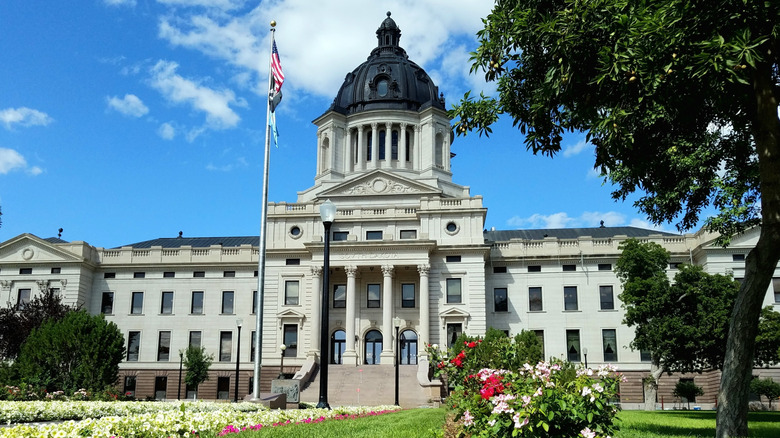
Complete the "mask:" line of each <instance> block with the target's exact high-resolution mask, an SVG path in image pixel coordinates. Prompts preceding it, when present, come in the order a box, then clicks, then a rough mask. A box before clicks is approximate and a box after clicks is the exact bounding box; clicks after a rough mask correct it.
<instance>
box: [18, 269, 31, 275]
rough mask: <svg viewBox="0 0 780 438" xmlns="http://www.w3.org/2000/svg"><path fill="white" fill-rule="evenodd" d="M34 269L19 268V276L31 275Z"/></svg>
mask: <svg viewBox="0 0 780 438" xmlns="http://www.w3.org/2000/svg"><path fill="white" fill-rule="evenodd" d="M31 274H32V268H19V275H31Z"/></svg>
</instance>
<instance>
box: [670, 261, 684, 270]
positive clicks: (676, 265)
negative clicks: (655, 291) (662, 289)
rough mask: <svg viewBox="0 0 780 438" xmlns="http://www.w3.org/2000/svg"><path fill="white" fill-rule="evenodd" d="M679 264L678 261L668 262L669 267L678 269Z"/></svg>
mask: <svg viewBox="0 0 780 438" xmlns="http://www.w3.org/2000/svg"><path fill="white" fill-rule="evenodd" d="M681 264H682V263H680V262H674V263H669V269H678V268H679V267H680V265H681Z"/></svg>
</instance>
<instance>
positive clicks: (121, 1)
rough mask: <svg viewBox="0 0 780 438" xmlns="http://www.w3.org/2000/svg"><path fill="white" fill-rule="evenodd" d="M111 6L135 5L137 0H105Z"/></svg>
mask: <svg viewBox="0 0 780 438" xmlns="http://www.w3.org/2000/svg"><path fill="white" fill-rule="evenodd" d="M103 3H105V4H107V5H109V6H131V7H132V6H135V4H136V0H103Z"/></svg>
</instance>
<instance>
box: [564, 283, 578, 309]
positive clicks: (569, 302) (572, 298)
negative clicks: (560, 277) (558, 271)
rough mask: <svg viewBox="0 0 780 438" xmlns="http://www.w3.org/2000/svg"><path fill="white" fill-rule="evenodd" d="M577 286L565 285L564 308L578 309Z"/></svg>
mask: <svg viewBox="0 0 780 438" xmlns="http://www.w3.org/2000/svg"><path fill="white" fill-rule="evenodd" d="M577 308H578V307H577V286H564V288H563V309H564V310H577Z"/></svg>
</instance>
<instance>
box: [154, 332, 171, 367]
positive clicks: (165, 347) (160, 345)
mask: <svg viewBox="0 0 780 438" xmlns="http://www.w3.org/2000/svg"><path fill="white" fill-rule="evenodd" d="M170 354H171V332H160V336H159V339H158V340H157V362H168V358H169V356H170Z"/></svg>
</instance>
